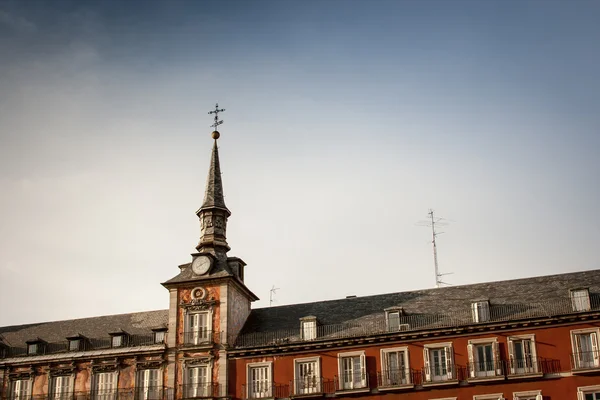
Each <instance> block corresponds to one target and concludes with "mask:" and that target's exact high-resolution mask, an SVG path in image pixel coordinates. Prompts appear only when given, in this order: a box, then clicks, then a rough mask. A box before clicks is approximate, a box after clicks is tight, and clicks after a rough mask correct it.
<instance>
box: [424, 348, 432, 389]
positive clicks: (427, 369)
mask: <svg viewBox="0 0 600 400" xmlns="http://www.w3.org/2000/svg"><path fill="white" fill-rule="evenodd" d="M423 363H424V364H425V382H431V366H430V364H429V349H426V348H425V349H423Z"/></svg>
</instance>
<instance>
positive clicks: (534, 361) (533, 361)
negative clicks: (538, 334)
mask: <svg viewBox="0 0 600 400" xmlns="http://www.w3.org/2000/svg"><path fill="white" fill-rule="evenodd" d="M524 342H528V343H529V354H530V355H531V366H532V368H533V372H538V361H537V350H536V348H535V347H536V345H535V336H533V337H532V338H531V340H524ZM540 396H541V395H540Z"/></svg>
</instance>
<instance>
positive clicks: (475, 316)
mask: <svg viewBox="0 0 600 400" xmlns="http://www.w3.org/2000/svg"><path fill="white" fill-rule="evenodd" d="M471 314H472V315H473V322H479V313H478V312H477V303H471Z"/></svg>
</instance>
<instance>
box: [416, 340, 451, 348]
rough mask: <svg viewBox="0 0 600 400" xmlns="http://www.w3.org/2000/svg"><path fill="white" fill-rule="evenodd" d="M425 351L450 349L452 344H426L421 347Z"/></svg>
mask: <svg viewBox="0 0 600 400" xmlns="http://www.w3.org/2000/svg"><path fill="white" fill-rule="evenodd" d="M423 347H424V348H426V349H437V348H440V347H452V342H438V343H426V344H424V345H423Z"/></svg>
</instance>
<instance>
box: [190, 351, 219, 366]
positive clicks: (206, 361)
mask: <svg viewBox="0 0 600 400" xmlns="http://www.w3.org/2000/svg"><path fill="white" fill-rule="evenodd" d="M214 358H215V357H214V356H213V355H212V354H211V355H209V356H208V357H202V358H188V359H184V363H185V365H186V367H194V366H199V365H210V364H211V363H212V360H214Z"/></svg>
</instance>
